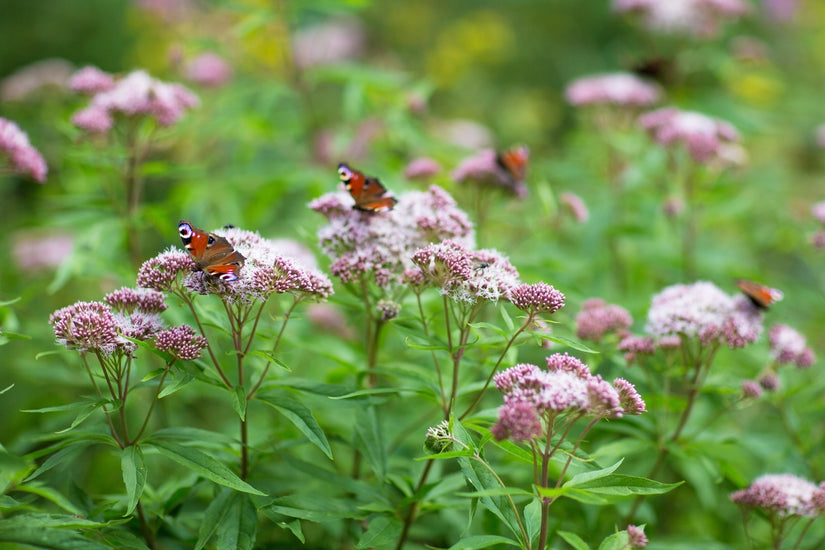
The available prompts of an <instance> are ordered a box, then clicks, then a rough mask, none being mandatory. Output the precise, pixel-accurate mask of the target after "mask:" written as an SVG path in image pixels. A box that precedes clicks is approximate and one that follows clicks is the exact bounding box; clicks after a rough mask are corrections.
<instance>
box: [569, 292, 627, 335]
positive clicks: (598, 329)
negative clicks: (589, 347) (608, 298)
mask: <svg viewBox="0 0 825 550" xmlns="http://www.w3.org/2000/svg"><path fill="white" fill-rule="evenodd" d="M632 324H633V318H632V317H631V316H630V313H629V312H628V311H627V310H626V309H625V308H623V307H621V306H618V305H614V304H608V303H607V302H605V301H604V300H602V299H601V298H590V299H589V300H585V302H584V303H583V304H582V309H581V311H579V313H578V315H576V336H577V337H578V338H581V339H582V340H592V341H594V342H599V341H601V339H602V338H603V337H604V335H605V334H607V333H608V332H615V333H617V334H618V335H619V336H625V335H626V334H627V329H628V328H630V325H632Z"/></svg>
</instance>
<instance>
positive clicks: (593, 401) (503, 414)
mask: <svg viewBox="0 0 825 550" xmlns="http://www.w3.org/2000/svg"><path fill="white" fill-rule="evenodd" d="M494 382H495V385H496V388H498V390H499V391H500V392H501V393H502V394H504V406H503V407H501V409H499V419H498V422H497V423H496V424H495V425H494V426H493V427H492V429H491V431H492V433H493V436H494V437H495V438H496V439H498V440H502V439H506V438H511V439H513V440H515V441H529V440H531V439H535V438H538V437H541V436H542V435H543V434H544V433H545V429H548V430H549V429H552V426H553V420H554V419H555V417H556V416H558V415H559V414H562V413H566V412H571V413H579V414H585V415H592V416H597V417H600V418H618V417H620V416H622V415H623V414H641V413H643V412H646V408H645V403H644V401H643V400H642V398H641V396H640V395H639V394H638V392H637V391H636V389H635V387H634V386H633V384H631V383H630V382H628V381H627V380H624V379H623V378H617V379H616V380H614V381H613V385H611V384H608V383H607V382H606V381H605V380H603V379H602V377H601V376H599V375H592V374H591V373H590V370H589V369H588V368H587V365H585V364H584V363H582V362H581V361H579V360H578V359H576V358H575V357H571V356H569V355H567V354H563V355H562V354H558V353H557V354H554V355H551V356H549V357H548V358H547V369H546V370H545V369H541V368H539V367H538V366H536V365H532V364H529V363H521V364H518V365H515V366H513V367H510V368H509V369H506V370H504V371H502V372H500V373H499V374H497V375H496V376H495V378H494ZM542 421H544V425H543V423H542Z"/></svg>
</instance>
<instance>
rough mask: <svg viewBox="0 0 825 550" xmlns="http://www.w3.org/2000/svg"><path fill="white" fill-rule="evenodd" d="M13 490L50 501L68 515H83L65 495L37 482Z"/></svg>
mask: <svg viewBox="0 0 825 550" xmlns="http://www.w3.org/2000/svg"><path fill="white" fill-rule="evenodd" d="M15 490H16V491H22V492H25V493H31V494H33V495H38V496H40V497H43V498H45V499H46V500H50V501H51V502H53V503H55V504H56V505H58V506H59V507H61V508H62V509H63V510H65V511H66V512H68V513H70V514H75V515H77V516H82V515H83V510H81V509H80V508H78V507H77V506H75V504H74V503H73V502H72V501H70V500H69V499H68V498H66V496H65V495H63V494H62V493H60V492H58V491H56V490H55V489H52V488H51V487H48V486H47V485H41V484H40V483H38V482H34V483H26V484H24V485H19V486H17V487H15Z"/></svg>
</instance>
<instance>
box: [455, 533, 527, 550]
mask: <svg viewBox="0 0 825 550" xmlns="http://www.w3.org/2000/svg"><path fill="white" fill-rule="evenodd" d="M496 544H508V545H510V546H516V547H518V546H521V545H520V544H519V543H518V542H516V541H514V540H513V539H508V538H507V537H501V536H499V535H476V536H472V537H464V538H462V539H461V540H460V541H458V542H457V543H455V544H453V545H452V546H450V549H449V550H478V549H479V548H489V547H490V546H494V545H496Z"/></svg>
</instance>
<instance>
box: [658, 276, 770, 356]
mask: <svg viewBox="0 0 825 550" xmlns="http://www.w3.org/2000/svg"><path fill="white" fill-rule="evenodd" d="M646 329H647V332H648V333H650V334H652V335H653V336H659V337H663V336H679V337H687V338H695V339H697V340H699V342H701V343H702V344H703V345H709V344H711V343H713V342H721V343H725V344H727V345H728V346H729V347H731V348H738V347H743V346H745V345H747V344H749V343H751V342H754V341H756V339H757V338H758V337H759V335H760V334H761V333H762V312H761V311H759V310H758V309H757V308H755V307H754V306H753V305H752V304H751V303H750V301H749V300H748V299H747V298H746V297H745V296H736V297H735V298H734V297H731V296H729V295H727V294H725V293H724V292H722V291H721V290H720V289H719V288H718V287H717V286H716V285H714V284H713V283H709V282H704V281H700V282H697V283H693V284H690V285H673V286H669V287H667V288H665V289H664V290H663V291H662V292H660V293H659V294H657V295H656V296H654V297H653V300H652V304H651V306H650V310H649V311H648V314H647V327H646Z"/></svg>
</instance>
